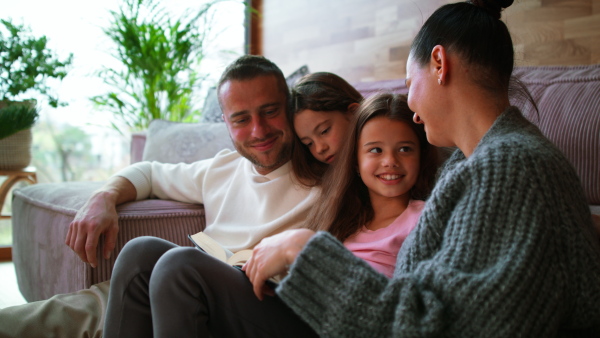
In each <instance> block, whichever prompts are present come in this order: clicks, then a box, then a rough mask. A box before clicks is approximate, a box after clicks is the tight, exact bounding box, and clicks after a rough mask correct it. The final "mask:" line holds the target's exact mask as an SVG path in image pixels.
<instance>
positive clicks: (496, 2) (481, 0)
mask: <svg viewBox="0 0 600 338" xmlns="http://www.w3.org/2000/svg"><path fill="white" fill-rule="evenodd" d="M469 2H471V3H472V4H473V5H475V6H477V7H481V8H483V9H485V10H486V11H487V12H488V13H490V14H491V15H492V16H493V17H494V18H496V19H500V12H502V10H503V9H504V8H508V7H509V6H510V5H512V4H513V2H514V0H471V1H469Z"/></svg>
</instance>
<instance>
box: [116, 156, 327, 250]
mask: <svg viewBox="0 0 600 338" xmlns="http://www.w3.org/2000/svg"><path fill="white" fill-rule="evenodd" d="M115 175H116V176H122V177H125V178H126V179H128V180H129V181H131V183H133V185H134V186H135V188H136V190H137V199H138V200H141V199H146V198H160V199H168V200H176V201H181V202H188V203H203V204H204V207H205V210H206V229H205V230H204V232H205V233H206V234H208V235H209V236H211V237H212V238H214V239H215V240H217V241H218V242H219V243H221V245H223V246H225V247H226V248H228V249H229V250H231V251H233V252H235V251H238V250H241V249H247V248H252V247H254V246H255V245H256V244H258V242H259V241H260V240H261V239H263V238H264V237H267V236H269V235H273V234H275V233H278V232H281V231H283V230H285V229H290V228H296V227H301V226H302V225H303V224H304V220H305V219H306V216H307V213H308V211H309V209H310V207H311V206H312V205H313V203H314V202H315V200H316V197H317V196H318V193H319V191H318V190H319V189H317V188H313V189H307V188H304V187H302V186H300V185H298V184H296V183H294V180H293V177H292V176H293V175H292V172H291V165H290V163H289V162H287V163H286V164H284V165H283V166H281V167H279V168H278V169H276V170H274V171H272V172H271V173H269V174H267V175H261V174H259V173H257V171H256V169H255V168H254V166H253V165H252V163H250V161H248V160H247V159H246V158H244V157H242V156H241V155H239V154H238V153H237V152H232V151H230V150H223V151H221V152H219V153H218V154H217V155H216V156H215V157H214V158H212V159H207V160H202V161H198V162H194V163H191V164H185V163H179V164H165V163H159V162H139V163H136V164H134V165H132V166H129V167H127V168H125V169H123V170H121V171H119V172H118V173H116V174H115Z"/></svg>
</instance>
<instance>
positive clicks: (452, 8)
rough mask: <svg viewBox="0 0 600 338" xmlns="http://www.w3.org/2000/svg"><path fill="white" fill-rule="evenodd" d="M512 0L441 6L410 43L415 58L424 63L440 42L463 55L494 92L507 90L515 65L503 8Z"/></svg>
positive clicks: (474, 74)
mask: <svg viewBox="0 0 600 338" xmlns="http://www.w3.org/2000/svg"><path fill="white" fill-rule="evenodd" d="M512 3H513V0H473V1H467V2H459V3H453V4H447V5H444V6H441V7H440V8H438V9H437V10H436V11H435V12H434V13H433V14H432V15H431V16H430V17H429V18H428V19H427V21H426V22H425V24H424V25H423V27H422V28H421V30H420V31H419V33H418V34H417V36H416V37H415V39H414V40H413V43H412V46H411V55H412V57H413V60H415V62H416V63H417V64H418V65H419V66H424V65H425V64H426V63H428V62H429V61H430V58H431V52H432V50H433V47H435V46H436V45H441V46H443V47H444V48H446V50H447V51H448V52H454V53H456V54H458V55H460V56H461V57H462V58H463V60H465V62H466V63H467V64H468V65H470V66H471V67H473V66H476V67H475V69H474V71H472V72H471V73H470V74H471V75H472V78H473V80H474V81H475V82H476V83H477V84H479V85H480V86H481V87H483V88H486V89H487V90H489V91H491V92H496V93H504V92H507V91H508V88H509V82H510V78H511V75H512V71H513V67H514V50H513V43H512V39H511V37H510V33H509V32H508V28H507V27H506V24H504V22H502V21H501V20H500V12H501V11H502V9H504V8H507V7H508V6H510V5H511V4H512Z"/></svg>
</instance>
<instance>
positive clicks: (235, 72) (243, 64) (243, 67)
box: [217, 55, 290, 107]
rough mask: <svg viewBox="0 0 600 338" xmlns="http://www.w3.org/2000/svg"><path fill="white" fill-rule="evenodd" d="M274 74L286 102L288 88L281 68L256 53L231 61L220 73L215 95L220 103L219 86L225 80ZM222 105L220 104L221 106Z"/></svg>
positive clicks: (250, 78) (249, 78)
mask: <svg viewBox="0 0 600 338" xmlns="http://www.w3.org/2000/svg"><path fill="white" fill-rule="evenodd" d="M269 75H272V76H275V79H277V85H278V87H279V90H281V92H282V93H284V94H285V102H286V104H287V103H288V102H289V96H290V93H289V90H288V86H287V83H286V81H285V77H284V76H283V73H282V72H281V69H279V67H277V65H276V64H274V63H273V62H271V61H270V60H268V59H267V58H265V57H264V56H258V55H244V56H241V57H240V58H238V59H237V60H235V61H233V62H232V63H231V64H230V65H229V66H227V68H225V71H224V72H223V74H222V75H221V78H220V79H219V83H218V85H217V97H218V98H219V104H221V95H220V93H221V86H222V85H223V84H224V83H225V82H227V81H244V80H252V79H254V78H256V77H259V76H269ZM222 106H223V105H222V104H221V107H222Z"/></svg>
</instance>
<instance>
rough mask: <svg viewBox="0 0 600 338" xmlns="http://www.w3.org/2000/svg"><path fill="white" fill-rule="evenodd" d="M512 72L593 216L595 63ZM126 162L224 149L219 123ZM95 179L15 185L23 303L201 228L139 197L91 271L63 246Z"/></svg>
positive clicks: (156, 139) (138, 138)
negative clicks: (150, 240) (157, 241)
mask: <svg viewBox="0 0 600 338" xmlns="http://www.w3.org/2000/svg"><path fill="white" fill-rule="evenodd" d="M515 75H516V76H518V77H519V78H520V79H521V80H522V81H523V82H524V83H525V84H526V85H527V87H528V88H529V89H530V90H531V92H532V94H533V96H534V98H535V99H536V101H537V103H538V107H539V116H538V115H537V114H535V113H534V112H532V109H531V106H530V105H528V104H526V103H524V101H523V100H522V99H519V98H517V97H515V98H513V104H515V105H517V106H520V107H522V108H523V111H524V114H525V115H526V116H527V117H528V118H530V119H531V120H532V121H534V122H535V123H536V124H538V125H539V126H540V129H541V130H542V131H543V132H544V133H545V134H546V135H547V136H548V137H549V138H550V139H551V140H552V141H553V142H554V143H555V144H556V145H557V146H558V147H559V148H560V149H561V150H562V151H563V152H564V153H565V154H566V156H567V157H568V158H569V159H570V160H571V162H572V163H573V165H574V166H575V168H576V170H577V172H578V173H579V175H580V177H581V180H582V185H583V187H584V190H585V193H586V196H587V198H588V201H589V204H590V209H591V210H592V212H593V213H595V214H600V65H592V66H570V67H522V68H517V69H516V71H515ZM355 86H356V87H357V89H359V91H361V92H362V93H363V94H364V95H369V94H372V93H373V92H376V91H379V90H383V91H393V92H400V93H402V92H406V87H405V86H404V79H399V80H392V81H380V82H372V83H357V84H355ZM132 141H133V142H132V152H131V155H132V162H135V161H139V160H158V161H163V162H178V161H183V162H190V161H194V160H198V159H201V158H206V157H210V156H212V155H214V153H215V152H216V151H218V150H219V149H222V148H224V147H228V148H231V144H230V140H229V137H228V136H227V134H226V129H225V128H224V125H223V124H195V125H194V124H191V125H190V124H188V125H184V124H177V123H169V122H165V121H157V122H156V123H154V122H153V124H152V125H151V126H150V128H149V129H148V131H147V133H138V134H134V135H133V137H132ZM101 184H102V182H69V183H52V184H38V185H33V186H29V187H26V188H22V189H19V190H17V191H15V193H14V200H13V234H14V235H13V236H14V247H13V260H14V263H15V268H16V272H17V279H18V283H19V288H20V290H21V292H22V293H23V295H24V297H25V298H26V299H27V300H28V301H35V300H40V299H45V298H48V297H50V296H52V295H54V294H56V293H66V292H72V291H76V290H79V289H82V288H87V287H89V286H90V285H92V284H95V283H98V282H102V281H104V280H107V279H109V278H110V274H111V270H112V266H113V264H114V260H115V257H116V256H117V255H118V254H119V252H120V249H121V248H122V247H123V245H124V244H125V243H126V242H127V241H128V240H130V239H132V238H134V237H137V236H140V235H152V236H158V237H162V238H166V239H168V240H170V241H173V242H175V243H177V244H180V245H190V243H189V240H188V239H187V238H186V236H187V234H190V233H195V232H198V231H200V230H202V229H203V227H204V225H205V221H204V209H203V207H202V205H192V204H186V203H179V202H174V201H161V200H151V199H150V200H144V201H137V202H132V203H127V204H125V205H122V206H120V207H119V208H118V212H119V226H120V232H119V236H118V241H117V248H116V250H115V252H114V254H113V256H112V258H111V259H110V260H106V261H105V260H101V261H100V264H99V266H98V267H97V268H96V269H92V268H90V267H89V266H88V265H86V264H83V263H82V262H81V261H80V260H79V258H78V257H77V256H76V255H75V254H74V253H73V252H72V251H71V250H70V249H69V248H68V247H67V246H66V245H65V244H64V239H65V236H66V233H67V229H68V225H69V223H70V222H71V220H72V219H73V217H74V216H75V213H76V212H77V210H78V209H79V208H80V207H81V206H82V205H83V203H84V202H85V201H86V199H87V198H88V197H89V196H90V194H91V193H92V192H93V191H94V190H95V189H97V188H98V187H99V186H100V185H101Z"/></svg>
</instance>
